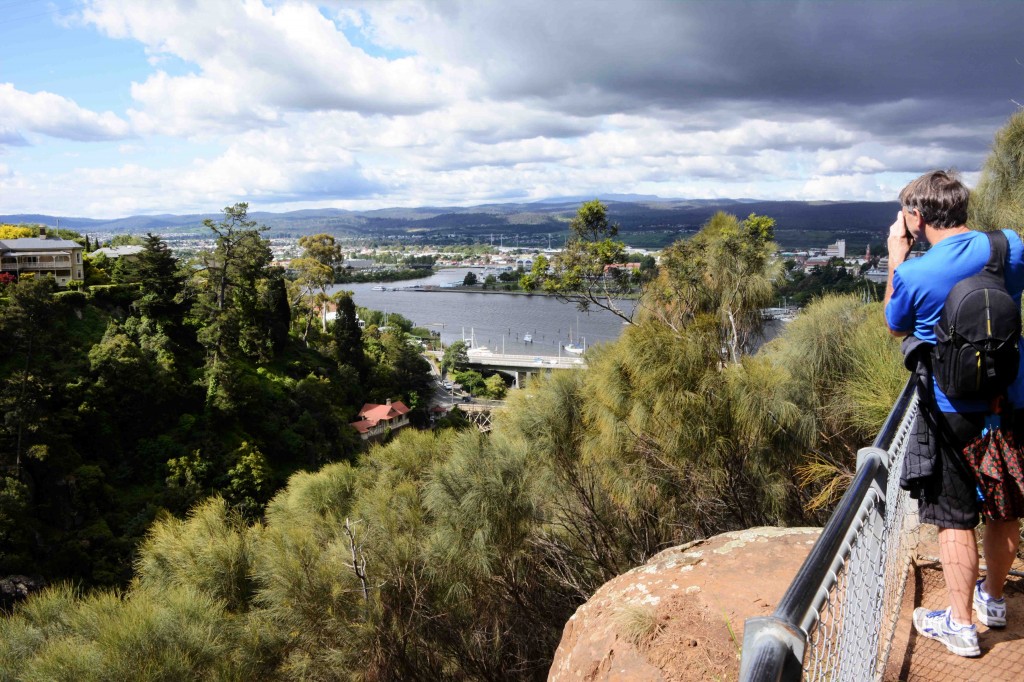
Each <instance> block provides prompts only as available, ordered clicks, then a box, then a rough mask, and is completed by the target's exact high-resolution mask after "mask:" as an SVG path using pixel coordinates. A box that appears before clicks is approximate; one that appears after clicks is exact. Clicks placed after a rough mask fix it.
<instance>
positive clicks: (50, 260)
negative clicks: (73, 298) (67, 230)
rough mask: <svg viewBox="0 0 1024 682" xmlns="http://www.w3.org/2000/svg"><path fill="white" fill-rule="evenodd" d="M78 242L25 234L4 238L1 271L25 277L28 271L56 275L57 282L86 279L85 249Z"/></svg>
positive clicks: (1, 242)
mask: <svg viewBox="0 0 1024 682" xmlns="http://www.w3.org/2000/svg"><path fill="white" fill-rule="evenodd" d="M83 250H84V248H83V247H82V245H81V244H79V243H78V242H73V241H71V240H69V239H46V238H45V237H22V238H21V239H0V272H4V273H9V274H11V275H14V276H15V277H21V276H22V275H23V274H26V273H30V272H31V273H38V274H41V275H53V277H54V279H56V280H57V284H59V285H60V286H62V287H64V286H67V285H68V282H72V281H77V282H82V281H84V280H85V271H84V270H83V267H82V251H83Z"/></svg>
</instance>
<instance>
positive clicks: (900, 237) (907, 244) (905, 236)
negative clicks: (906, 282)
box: [883, 208, 914, 337]
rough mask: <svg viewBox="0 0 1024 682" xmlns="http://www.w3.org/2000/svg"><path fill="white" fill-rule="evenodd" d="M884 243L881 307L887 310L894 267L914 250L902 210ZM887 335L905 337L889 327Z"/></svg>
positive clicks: (891, 289)
mask: <svg viewBox="0 0 1024 682" xmlns="http://www.w3.org/2000/svg"><path fill="white" fill-rule="evenodd" d="M886 243H887V244H888V246H889V276H888V277H886V280H885V299H884V304H883V305H884V307H886V308H887V307H888V306H889V299H891V298H892V294H893V287H892V278H893V275H894V274H895V272H896V267H897V266H898V265H899V264H900V263H902V262H903V261H905V260H907V254H908V253H910V249H912V248H914V235H912V234H910V230H908V229H907V222H906V220H905V219H904V218H903V209H902V208H901V209H900V212H899V213H897V214H896V220H895V221H894V222H893V224H892V225H890V226H889V239H888V240H887V242H886ZM886 326H887V327H888V326H889V324H888V322H886ZM889 333H890V334H892V335H893V336H896V337H900V336H906V335H907V332H899V331H896V330H894V329H893V328H892V327H889Z"/></svg>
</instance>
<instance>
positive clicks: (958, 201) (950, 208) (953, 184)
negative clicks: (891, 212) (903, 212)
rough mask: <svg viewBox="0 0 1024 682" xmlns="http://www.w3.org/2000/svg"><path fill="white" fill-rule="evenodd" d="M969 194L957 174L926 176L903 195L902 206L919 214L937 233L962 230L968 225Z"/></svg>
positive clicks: (938, 172)
mask: <svg viewBox="0 0 1024 682" xmlns="http://www.w3.org/2000/svg"><path fill="white" fill-rule="evenodd" d="M970 194H971V192H970V190H968V189H967V187H966V186H964V184H963V183H962V182H960V178H959V175H958V173H957V172H956V171H954V170H949V171H941V170H935V171H932V172H930V173H925V174H924V175H922V176H921V177H919V178H918V179H916V180H914V181H913V182H911V183H910V184H909V185H907V186H906V187H904V188H903V190H902V191H901V192H900V203H902V204H903V206H905V207H906V208H908V209H916V210H917V211H919V212H920V214H921V217H922V218H923V219H924V222H925V223H926V224H928V225H931V226H932V227H935V228H938V229H945V228H950V227H960V226H961V225H964V224H965V223H966V222H967V201H968V199H969V198H970Z"/></svg>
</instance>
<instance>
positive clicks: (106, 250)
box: [90, 244, 146, 260]
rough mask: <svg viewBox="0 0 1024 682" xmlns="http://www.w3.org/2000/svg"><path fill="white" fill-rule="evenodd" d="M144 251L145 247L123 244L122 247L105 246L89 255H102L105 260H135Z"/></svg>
mask: <svg viewBox="0 0 1024 682" xmlns="http://www.w3.org/2000/svg"><path fill="white" fill-rule="evenodd" d="M145 250H146V247H145V246H140V245H139V244H125V245H124V246H105V247H103V248H102V249H96V250H95V251H93V252H92V253H91V254H90V255H95V254H103V255H104V256H106V257H107V258H125V259H127V260H135V259H136V258H138V256H139V254H140V253H142V252H143V251H145Z"/></svg>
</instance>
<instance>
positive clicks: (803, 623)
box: [740, 382, 919, 682]
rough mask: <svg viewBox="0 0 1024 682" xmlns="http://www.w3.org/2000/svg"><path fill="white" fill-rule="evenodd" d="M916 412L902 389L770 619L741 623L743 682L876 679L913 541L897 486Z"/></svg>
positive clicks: (911, 522) (910, 508) (910, 393)
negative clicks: (850, 481)
mask: <svg viewBox="0 0 1024 682" xmlns="http://www.w3.org/2000/svg"><path fill="white" fill-rule="evenodd" d="M916 415H917V394H916V391H915V390H914V385H913V383H912V382H908V383H907V385H906V387H905V388H904V389H903V392H902V393H901V394H900V397H899V399H898V400H897V401H896V404H895V405H894V406H893V409H892V411H891V412H890V413H889V416H888V418H887V419H886V421H885V425H884V426H883V427H882V430H881V431H880V432H879V434H878V436H877V437H876V438H875V442H874V443H873V444H872V445H871V447H866V448H862V449H861V450H860V451H859V452H858V453H857V473H856V474H855V476H854V479H853V483H852V484H851V485H850V488H849V490H847V492H846V494H845V495H844V496H843V499H842V500H841V501H840V502H839V505H838V506H837V507H836V510H835V512H834V513H833V514H832V517H831V518H830V519H829V521H828V523H827V524H826V525H825V528H824V529H823V530H822V532H821V536H820V537H819V538H818V541H817V543H815V545H814V547H813V548H812V549H811V553H810V554H809V555H808V557H807V559H806V560H805V561H804V563H803V565H802V566H801V567H800V570H799V572H798V573H797V575H796V578H795V579H794V580H793V582H792V584H791V585H790V586H789V589H788V590H786V593H785V595H783V597H782V600H781V601H780V602H779V605H778V607H777V608H776V609H775V612H774V613H773V614H772V615H771V616H767V617H763V618H749V619H747V621H746V623H745V625H744V634H743V657H742V660H741V663H740V679H741V680H744V681H745V682H754V681H757V682H762V681H768V680H770V681H772V682H774V681H776V680H801V679H808V680H818V679H823V680H835V681H840V680H855V681H857V682H861V681H863V680H877V679H881V677H882V674H883V673H884V671H885V666H886V663H887V661H888V658H889V651H890V649H891V647H892V641H893V635H894V634H895V630H896V622H897V620H898V618H899V611H900V604H901V603H902V602H903V591H904V589H905V587H906V584H907V576H908V574H909V571H910V568H911V559H912V553H913V551H914V549H915V548H916V547H917V544H918V539H919V532H918V530H919V524H918V517H917V505H916V504H908V502H909V496H908V495H907V493H906V492H905V491H903V490H901V489H900V488H899V472H900V468H901V466H902V463H903V456H904V454H905V452H906V447H907V443H908V442H909V439H910V436H911V433H912V430H913V425H914V419H915V417H916ZM890 472H891V473H892V475H890Z"/></svg>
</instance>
